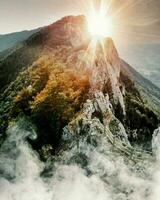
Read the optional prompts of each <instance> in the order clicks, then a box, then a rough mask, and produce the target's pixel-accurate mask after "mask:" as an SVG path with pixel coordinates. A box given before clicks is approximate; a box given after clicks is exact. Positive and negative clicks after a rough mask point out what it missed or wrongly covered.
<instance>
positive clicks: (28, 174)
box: [0, 120, 160, 200]
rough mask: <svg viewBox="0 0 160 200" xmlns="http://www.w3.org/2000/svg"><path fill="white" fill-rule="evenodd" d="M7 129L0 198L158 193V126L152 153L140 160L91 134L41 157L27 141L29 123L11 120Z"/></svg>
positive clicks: (130, 199)
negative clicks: (44, 159)
mask: <svg viewBox="0 0 160 200" xmlns="http://www.w3.org/2000/svg"><path fill="white" fill-rule="evenodd" d="M22 124H23V125H22ZM7 134H8V138H7V140H6V141H5V142H4V143H3V145H2V147H1V151H0V174H1V176H0V194H1V200H46V199H47V200H64V199H65V200H73V199H74V200H75V199H76V200H84V199H86V200H111V199H112V200H113V199H114V200H144V199H145V200H147V199H148V200H158V199H160V194H159V192H158V191H159V189H160V181H159V180H160V147H159V145H158V144H159V141H160V130H156V131H155V132H154V135H153V142H152V145H153V154H154V156H155V157H154V158H153V157H148V159H145V158H144V159H143V155H142V159H139V160H138V161H135V160H133V159H132V158H130V157H127V156H125V155H123V154H121V153H120V152H116V151H114V149H113V147H112V145H111V144H110V143H109V141H108V140H107V138H106V137H105V135H96V134H93V135H88V136H83V137H81V138H80V139H79V142H78V143H77V142H72V143H71V144H70V148H69V150H67V151H64V152H62V153H61V154H60V155H59V156H57V157H55V158H49V159H48V161H47V162H46V163H44V162H42V161H40V159H39V157H38V154H37V153H36V152H35V151H34V150H33V149H32V147H31V146H30V145H29V144H28V142H27V138H28V137H29V138H31V139H35V138H36V133H35V130H34V127H32V125H31V124H29V123H28V122H27V121H26V123H25V125H24V120H21V121H20V122H16V123H12V124H11V125H10V127H9V129H8V132H7Z"/></svg>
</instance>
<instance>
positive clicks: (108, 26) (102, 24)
mask: <svg viewBox="0 0 160 200" xmlns="http://www.w3.org/2000/svg"><path fill="white" fill-rule="evenodd" d="M102 2H103V1H101V4H100V6H99V8H98V9H96V7H95V5H94V4H92V5H91V7H90V12H89V13H88V15H87V24H88V32H89V34H90V35H91V36H92V37H96V38H100V39H101V38H104V37H111V36H112V31H113V27H112V21H111V18H110V17H109V16H108V15H107V14H108V13H107V8H106V6H105V5H104V3H102Z"/></svg>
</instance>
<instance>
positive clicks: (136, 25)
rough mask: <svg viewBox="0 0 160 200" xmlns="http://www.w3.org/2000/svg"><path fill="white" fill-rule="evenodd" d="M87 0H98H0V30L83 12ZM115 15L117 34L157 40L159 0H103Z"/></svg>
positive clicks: (18, 28) (24, 27) (23, 27)
mask: <svg viewBox="0 0 160 200" xmlns="http://www.w3.org/2000/svg"><path fill="white" fill-rule="evenodd" d="M89 1H96V2H98V0H0V34H6V33H11V32H17V31H21V30H30V29H35V28H37V27H42V26H44V25H48V24H50V23H53V22H54V21H56V20H57V19H59V18H61V17H63V16H66V15H78V14H86V12H88V11H89ZM105 1H106V2H107V3H108V5H109V4H110V3H111V4H110V5H111V6H110V9H109V13H110V14H111V15H112V16H114V17H113V23H114V26H115V27H116V30H117V32H116V34H117V35H120V37H126V40H127V39H128V38H129V39H131V38H132V37H134V39H135V38H137V40H138V39H139V38H140V40H141V41H142V38H143V40H147V41H155V42H157V41H160V34H159V33H160V0H105Z"/></svg>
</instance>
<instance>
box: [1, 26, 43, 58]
mask: <svg viewBox="0 0 160 200" xmlns="http://www.w3.org/2000/svg"><path fill="white" fill-rule="evenodd" d="M38 30H39V29H35V30H30V31H21V32H15V33H9V34H5V35H0V55H1V54H2V52H3V51H6V50H7V49H10V48H12V47H14V46H15V45H17V44H19V43H20V42H23V41H24V40H26V39H27V38H29V37H30V36H31V35H33V34H34V33H36V32H37V31H38Z"/></svg>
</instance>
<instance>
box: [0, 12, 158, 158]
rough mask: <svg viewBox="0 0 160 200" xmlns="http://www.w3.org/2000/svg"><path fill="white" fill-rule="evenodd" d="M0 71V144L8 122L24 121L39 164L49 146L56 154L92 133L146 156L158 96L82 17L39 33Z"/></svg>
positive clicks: (0, 65) (0, 63)
mask: <svg viewBox="0 0 160 200" xmlns="http://www.w3.org/2000/svg"><path fill="white" fill-rule="evenodd" d="M0 71H1V76H0V82H1V85H0V89H1V104H0V122H1V135H2V140H4V139H5V137H6V130H7V127H8V126H9V124H10V122H11V121H13V120H14V121H15V120H19V118H22V117H27V119H29V120H30V121H31V122H32V123H33V124H34V126H35V127H36V130H37V139H36V140H34V141H32V140H30V139H29V142H30V143H31V144H32V146H33V148H35V149H36V150H37V151H38V152H39V153H40V156H41V157H42V158H44V157H45V156H46V155H45V154H46V151H47V152H48V151H50V150H46V149H47V147H48V146H51V149H52V150H51V152H52V153H55V152H57V151H58V150H59V149H61V148H63V145H64V144H65V143H68V142H69V141H70V140H72V139H73V138H78V137H79V136H80V135H83V134H84V135H86V134H89V133H90V132H92V131H93V132H95V133H96V134H98V133H101V134H106V135H107V136H108V138H109V140H110V142H111V143H114V141H115V138H117V146H118V145H120V146H118V148H120V150H122V151H128V152H129V151H130V149H131V148H132V145H133V146H134V145H135V144H136V145H137V144H139V146H140V147H142V148H144V149H147V150H151V139H152V134H153V131H154V130H155V129H156V128H158V124H159V116H160V110H159V107H160V100H159V99H160V90H159V89H158V88H157V87H156V86H154V85H153V84H152V83H150V82H149V81H148V80H146V79H145V78H143V77H142V76H141V75H140V74H139V73H138V72H136V71H134V70H133V68H132V67H130V66H129V65H128V64H127V63H125V62H124V61H123V60H122V59H121V58H119V55H118V52H117V50H116V48H115V45H114V43H113V41H112V39H111V38H104V39H103V40H101V41H97V43H96V44H95V43H94V42H93V41H92V38H90V37H89V34H88V31H87V23H86V19H85V17H84V16H77V17H75V16H68V17H65V18H63V19H61V20H59V21H57V22H55V23H53V24H51V25H49V26H47V27H44V28H42V29H41V30H40V31H39V32H37V33H35V34H33V35H32V36H31V37H30V38H29V39H27V40H26V41H25V42H24V43H23V44H22V45H20V46H18V47H16V48H15V49H14V50H13V51H12V52H11V53H10V54H9V55H7V56H5V57H4V58H3V59H2V60H1V61H0ZM146 86H147V87H146ZM127 148H128V149H127ZM44 149H45V150H44Z"/></svg>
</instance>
